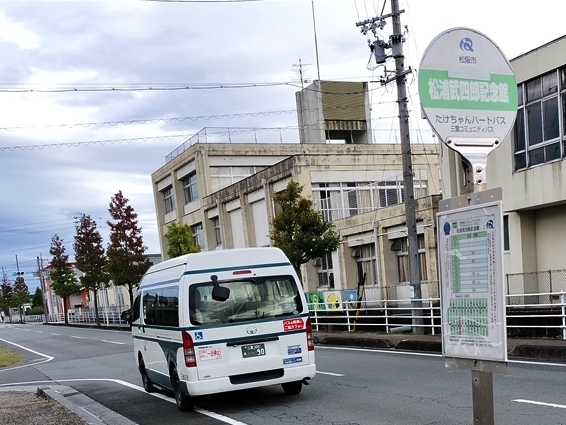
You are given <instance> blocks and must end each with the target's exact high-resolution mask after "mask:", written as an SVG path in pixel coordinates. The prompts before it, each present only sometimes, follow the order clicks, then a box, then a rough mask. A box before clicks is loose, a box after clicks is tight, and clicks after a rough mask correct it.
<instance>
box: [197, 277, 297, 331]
mask: <svg viewBox="0 0 566 425" xmlns="http://www.w3.org/2000/svg"><path fill="white" fill-rule="evenodd" d="M218 283H219V284H220V286H223V287H225V288H229V289H230V297H229V298H228V299H227V300H226V301H223V302H221V301H214V300H213V299H212V288H213V284H212V282H206V283H200V284H196V285H191V287H190V289H189V314H190V320H191V323H192V324H194V325H212V324H219V323H231V322H247V321H255V320H262V319H268V318H274V317H284V316H293V315H296V314H299V313H301V312H302V311H303V305H302V301H301V297H300V295H299V291H298V289H297V284H296V282H295V279H293V277H292V276H269V277H253V278H246V279H234V280H228V281H219V282H218Z"/></svg>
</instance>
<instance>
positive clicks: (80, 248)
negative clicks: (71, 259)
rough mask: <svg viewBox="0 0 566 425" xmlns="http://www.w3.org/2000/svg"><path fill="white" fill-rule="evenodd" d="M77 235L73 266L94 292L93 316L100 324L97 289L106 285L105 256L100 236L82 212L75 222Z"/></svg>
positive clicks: (87, 216) (82, 282)
mask: <svg viewBox="0 0 566 425" xmlns="http://www.w3.org/2000/svg"><path fill="white" fill-rule="evenodd" d="M75 228H76V230H77V235H76V236H75V243H74V245H73V247H74V249H75V266H76V267H77V269H79V270H80V271H81V272H83V275H82V276H81V278H80V281H81V285H82V286H83V287H84V288H85V289H87V290H88V291H92V292H93V294H94V316H95V318H96V325H97V326H100V318H99V317H98V291H99V290H100V289H102V288H105V287H106V286H107V285H108V280H109V278H108V272H107V271H106V256H105V255H104V247H103V246H102V236H101V235H100V232H99V231H98V229H97V227H96V221H94V220H93V219H92V218H91V217H90V216H89V215H84V214H82V215H81V217H80V219H79V220H78V222H76V223H75Z"/></svg>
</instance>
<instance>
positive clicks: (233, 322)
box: [124, 248, 316, 411]
mask: <svg viewBox="0 0 566 425" xmlns="http://www.w3.org/2000/svg"><path fill="white" fill-rule="evenodd" d="M124 318H125V319H126V320H129V321H130V322H131V324H132V336H133V340H134V354H135V359H136V363H137V365H138V368H139V371H140V373H141V377H142V382H143V386H144V388H145V390H146V391H148V392H150V391H153V390H154V386H158V387H164V388H169V389H172V390H173V392H174V393H175V400H176V402H177V406H178V407H179V409H180V410H182V411H187V410H192V409H193V407H194V400H195V397H196V396H200V395H204V394H214V393H220V392H224V391H232V390H238V389H245V388H254V387H261V386H267V385H273V384H281V386H282V387H283V390H284V391H285V393H287V394H290V395H295V394H298V393H299V392H300V391H301V388H302V386H303V384H307V383H308V380H309V379H311V378H313V377H314V375H315V373H316V366H315V361H314V344H313V338H312V327H311V322H310V319H309V311H308V306H307V301H306V299H305V294H304V291H303V289H302V287H301V284H300V282H299V280H298V278H297V275H296V273H295V271H294V269H293V267H292V266H291V264H290V262H289V260H288V259H287V257H286V256H285V254H283V252H282V251H281V250H280V249H278V248H244V249H230V250H218V251H211V252H202V253H196V254H187V255H183V256H181V257H177V258H173V259H171V260H167V261H164V262H162V263H159V264H156V265H154V266H152V267H151V268H150V269H149V270H148V271H147V273H146V274H145V275H144V277H143V279H142V280H141V283H140V286H139V288H138V293H137V296H136V299H135V302H134V307H133V309H132V311H131V312H129V313H128V312H125V314H124Z"/></svg>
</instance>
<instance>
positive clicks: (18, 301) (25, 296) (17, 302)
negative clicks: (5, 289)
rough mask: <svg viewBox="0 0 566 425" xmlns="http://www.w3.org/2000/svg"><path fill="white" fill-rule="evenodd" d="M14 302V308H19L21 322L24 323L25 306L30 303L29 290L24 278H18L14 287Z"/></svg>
mask: <svg viewBox="0 0 566 425" xmlns="http://www.w3.org/2000/svg"><path fill="white" fill-rule="evenodd" d="M12 301H13V304H14V305H13V307H17V308H18V311H19V312H20V321H23V320H24V309H23V305H24V304H27V303H29V301H30V296H29V288H28V286H27V284H26V282H25V280H24V278H23V277H21V276H18V277H16V281H15V282H14V287H13V291H12Z"/></svg>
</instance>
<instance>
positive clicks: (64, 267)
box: [49, 235, 81, 325]
mask: <svg viewBox="0 0 566 425" xmlns="http://www.w3.org/2000/svg"><path fill="white" fill-rule="evenodd" d="M49 253H50V254H51V255H52V256H53V259H52V260H51V270H50V272H49V277H50V279H51V288H52V289H53V291H54V292H55V293H56V294H57V295H59V296H60V297H61V298H63V311H64V313H65V324H66V325H68V324H69V319H68V318H67V298H69V297H70V296H71V295H75V294H78V293H79V292H80V290H81V287H80V285H79V281H78V279H77V276H76V275H75V272H74V271H73V268H72V267H71V265H70V264H69V256H68V255H67V254H65V246H64V245H63V240H62V239H61V238H59V236H57V235H55V236H53V239H51V248H50V249H49Z"/></svg>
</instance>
